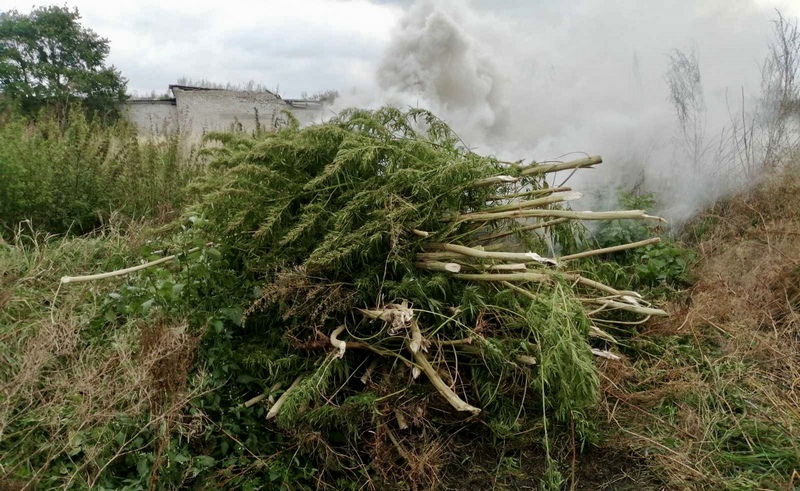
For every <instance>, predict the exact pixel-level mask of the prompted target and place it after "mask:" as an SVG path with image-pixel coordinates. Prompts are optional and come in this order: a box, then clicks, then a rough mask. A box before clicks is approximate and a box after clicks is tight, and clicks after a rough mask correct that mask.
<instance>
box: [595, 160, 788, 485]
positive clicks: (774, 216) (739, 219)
mask: <svg viewBox="0 0 800 491" xmlns="http://www.w3.org/2000/svg"><path fill="white" fill-rule="evenodd" d="M684 239H685V240H686V242H687V244H688V245H689V246H691V247H692V248H693V249H695V250H696V251H697V253H698V254H699V262H698V264H697V266H696V268H695V276H696V283H695V284H694V286H693V287H692V288H691V289H690V290H689V291H688V292H686V294H685V295H683V296H682V298H681V300H679V301H676V302H674V303H673V304H672V306H671V310H672V313H673V315H672V317H671V318H670V319H669V320H665V321H658V322H651V323H650V324H649V325H647V326H646V329H644V330H643V332H642V333H641V334H640V335H639V336H638V337H636V338H634V339H632V340H631V344H632V346H633V347H635V348H636V349H637V350H639V351H640V356H639V357H638V358H632V359H631V360H630V361H628V362H627V363H625V364H608V365H607V366H606V367H605V371H604V372H605V373H604V377H603V379H604V382H603V386H604V393H605V401H604V402H605V409H606V412H607V418H608V421H609V422H610V423H611V424H612V426H614V427H616V428H617V429H618V433H619V435H620V437H621V439H622V440H621V442H622V446H623V447H628V448H631V449H633V451H634V453H635V454H637V455H639V456H641V457H643V458H644V459H645V461H646V462H649V464H650V466H651V467H653V468H655V469H658V473H657V474H658V475H659V476H660V477H661V478H662V479H663V483H662V484H651V485H650V486H651V487H653V488H654V489H742V490H744V489H785V490H791V489H796V488H795V486H798V485H800V474H798V473H799V472H800V468H798V464H799V463H800V444H799V443H798V442H800V440H799V439H798V435H800V390H799V389H800V315H799V314H800V312H799V311H798V309H800V294H799V292H800V173H798V170H797V169H796V168H793V169H790V170H788V171H785V172H782V173H780V174H775V175H770V176H767V177H766V178H765V179H764V180H763V182H762V183H760V184H759V185H758V186H756V187H755V188H754V189H752V190H750V191H748V192H743V193H740V194H737V195H735V196H733V197H730V198H729V199H727V200H725V201H724V202H721V203H719V204H718V205H717V206H715V207H713V208H712V209H710V210H707V211H706V212H704V213H702V214H701V215H700V216H698V217H697V218H696V219H695V220H694V221H693V222H692V223H691V224H689V226H688V227H687V229H686V231H685V233H684Z"/></svg>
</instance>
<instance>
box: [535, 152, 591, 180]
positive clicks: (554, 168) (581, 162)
mask: <svg viewBox="0 0 800 491" xmlns="http://www.w3.org/2000/svg"><path fill="white" fill-rule="evenodd" d="M602 163H603V159H602V158H601V157H600V156H599V155H595V156H593V157H586V158H582V159H578V160H572V161H570V162H556V163H553V164H533V165H528V166H525V167H520V175H521V176H532V175H536V174H545V173H548V172H558V171H562V170H567V169H583V168H586V167H593V166H595V165H598V164H602Z"/></svg>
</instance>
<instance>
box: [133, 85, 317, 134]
mask: <svg viewBox="0 0 800 491" xmlns="http://www.w3.org/2000/svg"><path fill="white" fill-rule="evenodd" d="M172 93H173V94H174V95H175V100H174V101H128V102H127V103H125V105H124V109H123V114H124V115H125V117H126V118H127V119H128V120H130V121H131V122H133V123H135V124H136V125H137V126H138V127H139V131H140V133H141V134H142V135H143V136H152V135H158V134H163V133H164V132H165V131H172V132H174V131H178V130H179V131H180V132H181V133H182V134H184V135H186V136H188V137H189V139H190V140H198V139H200V138H201V137H202V136H203V135H204V134H205V133H208V132H211V131H231V130H242V131H245V132H248V133H250V132H252V131H254V130H255V129H256V110H257V111H258V122H259V124H260V125H261V128H262V129H263V130H269V129H270V128H272V127H273V124H274V121H275V120H276V118H279V119H282V118H283V115H282V114H281V113H282V111H284V110H288V111H289V112H291V113H292V114H293V115H294V116H295V117H296V118H297V119H298V120H299V121H300V124H301V125H306V124H310V123H313V122H320V121H321V120H322V116H323V114H324V111H323V108H322V106H321V105H318V104H313V103H311V104H309V103H304V102H293V103H292V104H290V103H288V102H286V101H284V100H283V99H281V98H280V97H278V96H276V95H274V94H271V93H269V92H244V91H241V92H240V91H230V90H191V89H189V90H186V89H181V88H178V87H173V89H172Z"/></svg>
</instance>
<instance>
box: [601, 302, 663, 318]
mask: <svg viewBox="0 0 800 491" xmlns="http://www.w3.org/2000/svg"><path fill="white" fill-rule="evenodd" d="M587 301H588V302H591V303H594V304H597V305H605V306H608V307H611V308H612V309H617V310H625V311H627V312H633V313H635V314H642V315H657V316H660V317H669V314H668V313H666V312H665V311H663V310H661V309H654V308H651V307H643V306H641V305H633V304H629V303H624V302H617V301H615V300H607V299H602V298H591V299H589V300H587Z"/></svg>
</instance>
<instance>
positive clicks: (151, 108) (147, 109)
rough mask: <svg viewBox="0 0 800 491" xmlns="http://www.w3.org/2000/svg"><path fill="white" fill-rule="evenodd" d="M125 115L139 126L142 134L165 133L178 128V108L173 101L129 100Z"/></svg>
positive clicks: (124, 110) (123, 111) (123, 108)
mask: <svg viewBox="0 0 800 491" xmlns="http://www.w3.org/2000/svg"><path fill="white" fill-rule="evenodd" d="M122 114H123V116H124V117H125V118H126V119H127V120H128V121H130V122H132V123H134V124H135V125H136V126H137V127H138V128H139V134H140V135H142V136H154V135H164V134H168V133H172V132H174V131H176V130H177V129H178V110H177V107H176V106H175V103H174V102H173V101H157V100H153V101H128V102H126V103H125V104H123V106H122Z"/></svg>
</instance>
